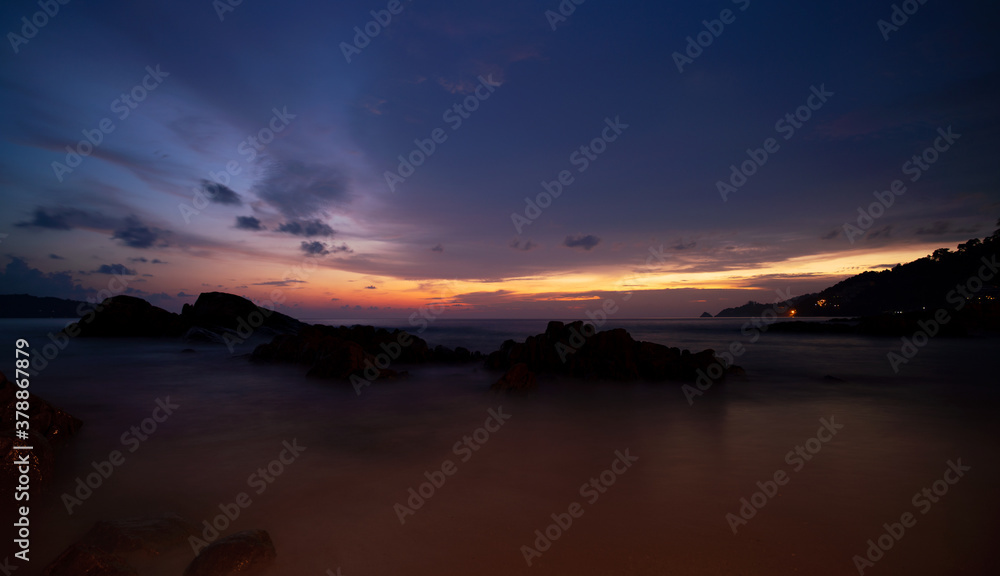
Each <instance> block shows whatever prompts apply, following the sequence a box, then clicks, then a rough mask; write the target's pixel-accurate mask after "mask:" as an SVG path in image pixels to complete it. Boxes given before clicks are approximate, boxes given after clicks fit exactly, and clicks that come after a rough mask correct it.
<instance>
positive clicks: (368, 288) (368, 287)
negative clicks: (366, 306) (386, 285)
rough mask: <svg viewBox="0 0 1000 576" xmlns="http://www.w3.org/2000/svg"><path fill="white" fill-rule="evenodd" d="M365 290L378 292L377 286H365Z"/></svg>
mask: <svg viewBox="0 0 1000 576" xmlns="http://www.w3.org/2000/svg"><path fill="white" fill-rule="evenodd" d="M365 290H378V287H376V286H365Z"/></svg>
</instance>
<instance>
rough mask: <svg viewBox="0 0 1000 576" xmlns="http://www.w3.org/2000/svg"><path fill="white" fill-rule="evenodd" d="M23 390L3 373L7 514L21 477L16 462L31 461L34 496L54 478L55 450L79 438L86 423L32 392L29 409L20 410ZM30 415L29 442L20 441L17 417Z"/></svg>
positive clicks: (2, 474)
mask: <svg viewBox="0 0 1000 576" xmlns="http://www.w3.org/2000/svg"><path fill="white" fill-rule="evenodd" d="M18 390H20V388H18V387H17V385H16V384H15V383H14V382H11V381H10V380H7V377H6V376H5V375H4V374H3V372H0V457H2V460H0V498H2V500H3V502H4V504H3V505H2V507H0V509H3V510H6V508H7V505H8V504H12V503H13V502H14V500H13V491H14V486H16V485H17V478H18V476H19V475H20V474H21V472H20V471H19V470H18V468H19V467H20V465H18V464H15V460H16V459H19V458H22V457H24V456H27V457H28V469H29V471H28V477H29V479H30V480H31V489H32V492H37V491H38V490H40V489H41V488H42V486H44V485H45V484H47V483H48V481H49V480H50V479H51V478H52V474H53V469H54V466H55V452H54V448H53V446H58V445H59V444H61V443H62V442H63V441H64V440H66V439H67V438H69V437H70V436H72V435H74V434H76V432H77V431H78V430H79V429H80V427H81V426H82V425H83V423H82V422H81V421H80V420H78V419H77V418H74V417H73V416H71V415H69V414H67V413H66V412H63V411H62V410H60V409H58V408H55V407H54V406H52V405H51V404H49V403H48V402H46V401H45V400H42V399H41V398H39V397H38V396H36V395H34V394H32V393H30V392H29V394H28V400H27V402H28V409H27V410H18V409H17V402H18V399H17V395H16V394H17V391H18ZM18 412H22V413H25V414H27V415H28V420H27V422H28V428H27V430H28V433H29V437H28V438H27V439H19V438H18V437H17V430H18V428H17V424H16V422H17V421H18V420H17V413H18ZM15 446H31V448H32V449H31V450H15V449H14V447H15Z"/></svg>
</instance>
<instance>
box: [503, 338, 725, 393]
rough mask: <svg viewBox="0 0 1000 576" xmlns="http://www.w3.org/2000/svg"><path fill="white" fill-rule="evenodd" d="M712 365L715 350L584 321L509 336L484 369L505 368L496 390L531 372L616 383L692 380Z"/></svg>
mask: <svg viewBox="0 0 1000 576" xmlns="http://www.w3.org/2000/svg"><path fill="white" fill-rule="evenodd" d="M716 363H719V364H721V363H722V362H721V361H720V360H719V359H717V358H716V356H715V352H714V351H713V350H703V351H701V352H698V353H695V354H692V353H691V352H689V351H688V350H681V349H680V348H671V347H669V346H663V345H662V344H656V343H653V342H640V341H636V340H634V339H633V338H632V336H631V335H630V334H629V333H628V332H627V331H626V330H624V329H621V328H618V329H615V330H606V331H603V332H596V333H595V329H594V328H593V325H591V324H584V323H583V322H582V321H577V322H573V323H570V324H563V323H562V322H557V321H553V322H549V324H548V326H547V327H546V329H545V333H544V334H538V335H536V336H529V337H528V338H527V339H525V341H524V342H523V343H519V342H515V341H513V340H508V341H506V342H504V343H503V344H502V345H501V346H500V349H499V350H497V351H495V352H493V353H491V354H490V355H489V356H488V357H487V359H486V367H487V368H490V369H494V370H506V371H508V373H507V374H506V375H505V376H504V377H503V378H501V379H500V380H499V381H498V382H497V383H496V384H494V389H521V386H525V385H529V383H530V382H533V378H534V373H538V374H543V373H549V374H561V375H567V376H572V377H575V378H588V379H601V380H617V381H634V380H651V381H663V380H677V381H686V382H690V381H694V380H695V379H696V378H698V375H699V371H701V372H705V371H707V370H708V367H709V366H712V365H713V364H716ZM522 365H523V367H521V366H522ZM515 367H516V368H517V369H516V370H515ZM726 372H727V374H730V375H734V374H738V373H742V369H740V368H738V367H736V366H730V367H728V368H727V370H726ZM528 374H530V376H529V375H528Z"/></svg>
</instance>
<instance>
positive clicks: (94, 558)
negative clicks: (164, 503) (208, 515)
mask: <svg viewBox="0 0 1000 576" xmlns="http://www.w3.org/2000/svg"><path fill="white" fill-rule="evenodd" d="M195 534H197V530H196V529H195V527H194V526H193V525H192V524H191V523H190V522H188V521H187V520H184V519H183V518H181V517H180V516H176V515H173V514H167V515H164V516H159V517H153V518H131V519H126V520H114V521H102V522H98V523H96V524H94V526H93V527H92V528H91V529H90V531H89V532H87V534H86V535H85V536H84V537H83V538H82V539H81V540H80V541H79V542H77V543H76V544H73V545H72V546H70V547H69V548H67V549H66V550H65V551H64V552H63V553H62V554H60V555H59V557H58V558H56V559H55V561H53V562H52V563H51V564H49V566H48V567H47V568H46V569H45V571H44V572H43V573H42V574H43V576H63V575H65V576H77V575H81V574H82V575H86V576H105V575H107V576H125V575H134V574H137V572H136V570H135V568H134V567H133V566H132V565H131V564H132V562H134V561H137V560H139V561H141V560H149V559H157V560H156V561H157V563H159V562H161V561H162V556H163V555H164V554H166V553H168V552H171V551H174V550H177V549H180V548H183V547H185V546H186V544H187V539H188V537H190V536H192V535H195Z"/></svg>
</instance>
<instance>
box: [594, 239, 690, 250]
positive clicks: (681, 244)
mask: <svg viewBox="0 0 1000 576" xmlns="http://www.w3.org/2000/svg"><path fill="white" fill-rule="evenodd" d="M597 241H598V242H600V238H598V239H597ZM696 246H698V243H697V242H695V241H694V240H692V241H691V242H688V243H686V244H685V243H684V241H683V240H681V241H680V242H678V243H677V245H676V246H674V250H689V249H691V248H694V247H696ZM588 250H589V248H588Z"/></svg>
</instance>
